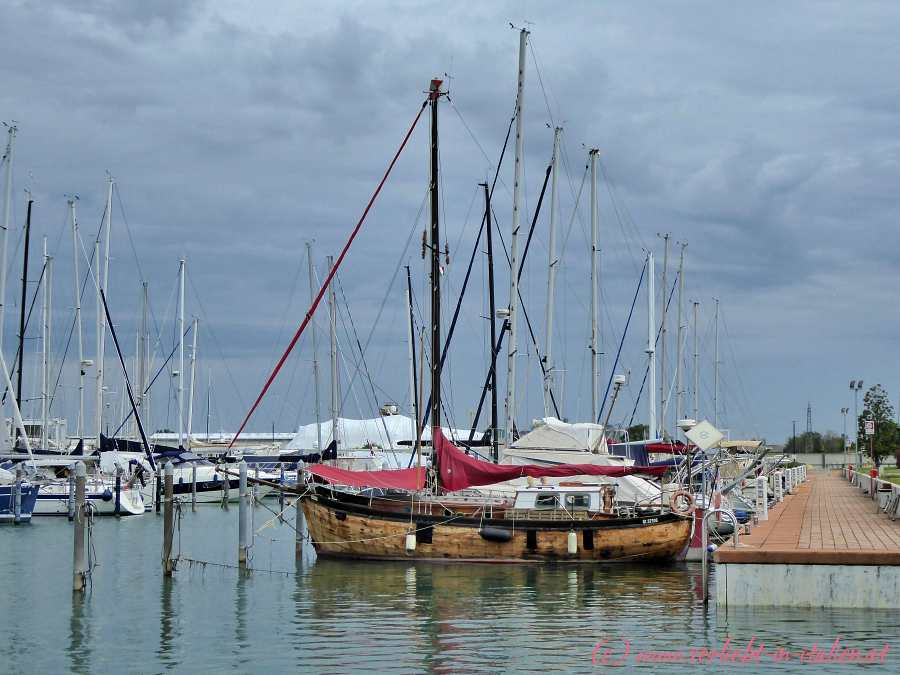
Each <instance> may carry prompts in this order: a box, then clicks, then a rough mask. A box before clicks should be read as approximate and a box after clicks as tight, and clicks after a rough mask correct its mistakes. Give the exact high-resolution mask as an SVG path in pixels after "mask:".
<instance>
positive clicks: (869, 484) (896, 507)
mask: <svg viewBox="0 0 900 675" xmlns="http://www.w3.org/2000/svg"><path fill="white" fill-rule="evenodd" d="M841 472H842V473H843V474H844V478H846V479H847V480H848V481H849V482H850V485H853V486H855V487H858V488H859V489H860V490H862V491H863V494H866V495H868V496H869V497H870V498H871V499H872V501H873V502H875V509H876V511H881V512H882V513H886V514H887V515H888V516H889V517H890V519H891V520H896V519H897V516H900V485H896V484H894V483H891V482H890V481H886V480H882V479H881V478H873V477H872V476H870V475H869V474H867V473H862V472H860V471H854V470H852V469H850V468H849V467H847V468H844V469H842V470H841Z"/></svg>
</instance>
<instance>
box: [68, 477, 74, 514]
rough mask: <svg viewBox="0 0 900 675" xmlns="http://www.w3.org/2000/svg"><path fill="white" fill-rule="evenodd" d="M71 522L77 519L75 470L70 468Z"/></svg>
mask: <svg viewBox="0 0 900 675" xmlns="http://www.w3.org/2000/svg"><path fill="white" fill-rule="evenodd" d="M68 507H69V522H72V521H73V520H74V519H75V472H74V471H73V470H71V469H70V470H69V503H68Z"/></svg>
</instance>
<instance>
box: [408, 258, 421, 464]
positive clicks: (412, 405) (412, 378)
mask: <svg viewBox="0 0 900 675" xmlns="http://www.w3.org/2000/svg"><path fill="white" fill-rule="evenodd" d="M406 317H407V321H406V341H407V342H408V344H409V414H410V417H412V423H413V424H412V430H411V432H412V439H413V451H414V452H418V451H419V443H418V441H419V439H418V438H416V436H417V431H418V428H419V421H418V420H419V403H418V400H417V397H416V338H415V327H414V325H413V308H412V274H411V273H410V270H409V265H407V266H406Z"/></svg>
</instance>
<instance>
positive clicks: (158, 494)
mask: <svg viewBox="0 0 900 675" xmlns="http://www.w3.org/2000/svg"><path fill="white" fill-rule="evenodd" d="M154 480H155V481H156V496H155V498H154V501H155V502H156V512H157V513H159V511H160V506H161V497H162V475H160V471H159V467H157V469H156V475H155V476H154Z"/></svg>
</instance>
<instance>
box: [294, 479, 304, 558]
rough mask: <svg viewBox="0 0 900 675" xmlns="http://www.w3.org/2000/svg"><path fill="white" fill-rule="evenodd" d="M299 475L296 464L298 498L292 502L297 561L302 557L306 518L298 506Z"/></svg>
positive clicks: (299, 505) (301, 508)
mask: <svg viewBox="0 0 900 675" xmlns="http://www.w3.org/2000/svg"><path fill="white" fill-rule="evenodd" d="M300 475H301V469H300V464H297V482H296V484H295V485H296V487H297V492H298V497H297V500H296V501H295V502H294V508H295V509H297V512H296V513H295V514H294V554H295V555H296V557H297V560H299V559H300V558H302V557H303V535H304V534H305V531H306V518H305V517H304V515H303V506H302V505H301V504H300V497H299V492H300Z"/></svg>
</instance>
